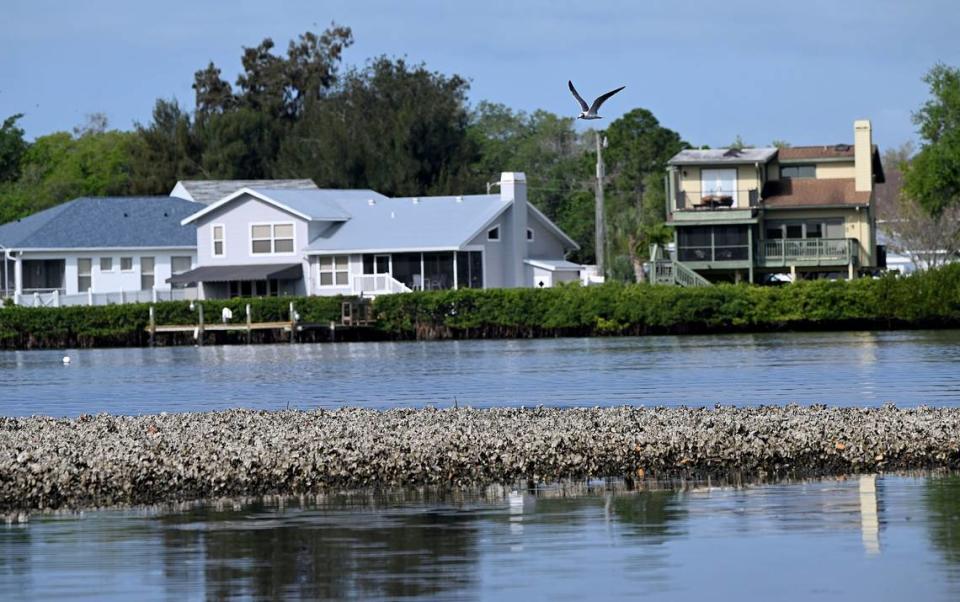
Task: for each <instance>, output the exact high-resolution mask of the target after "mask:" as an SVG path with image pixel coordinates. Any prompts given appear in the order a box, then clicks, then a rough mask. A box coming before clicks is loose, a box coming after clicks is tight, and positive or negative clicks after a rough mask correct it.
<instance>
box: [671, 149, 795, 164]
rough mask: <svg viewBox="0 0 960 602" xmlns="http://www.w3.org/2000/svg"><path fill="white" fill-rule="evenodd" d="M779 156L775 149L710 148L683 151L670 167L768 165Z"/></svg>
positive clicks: (675, 156) (676, 156)
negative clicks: (768, 162)
mask: <svg viewBox="0 0 960 602" xmlns="http://www.w3.org/2000/svg"><path fill="white" fill-rule="evenodd" d="M776 154H777V149H776V148H775V147H769V148H741V149H735V148H710V149H688V150H682V151H680V152H679V153H677V154H676V155H674V156H673V157H672V158H671V159H670V160H669V161H667V164H668V165H699V164H716V163H720V164H728V165H738V164H743V163H747V164H753V163H766V162H767V161H769V160H770V159H772V158H773V157H774V156H775V155H776Z"/></svg>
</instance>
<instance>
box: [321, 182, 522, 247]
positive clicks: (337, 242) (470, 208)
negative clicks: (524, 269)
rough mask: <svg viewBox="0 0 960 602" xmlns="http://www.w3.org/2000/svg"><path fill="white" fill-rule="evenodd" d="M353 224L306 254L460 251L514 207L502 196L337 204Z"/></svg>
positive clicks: (331, 231) (332, 231)
mask: <svg viewBox="0 0 960 602" xmlns="http://www.w3.org/2000/svg"><path fill="white" fill-rule="evenodd" d="M338 204H339V205H340V206H342V207H343V208H344V209H346V210H347V212H348V213H349V214H350V216H351V217H350V220H349V221H346V222H343V223H340V224H333V225H331V226H330V228H328V229H327V230H326V231H324V232H322V233H321V234H320V236H319V237H317V238H316V239H315V240H314V241H313V242H312V243H311V244H310V246H309V247H307V252H308V253H314V254H316V253H323V252H326V251H330V252H344V251H365V250H373V249H376V250H384V251H391V250H392V251H400V250H405V249H411V250H425V249H438V250H439V249H457V248H460V247H461V246H462V245H464V244H466V243H467V242H469V241H470V240H471V239H472V238H474V237H475V236H477V235H478V234H480V232H481V231H482V230H483V228H485V227H486V226H487V225H488V224H490V222H491V221H493V220H494V219H495V218H496V217H497V216H498V215H500V214H501V213H502V212H504V211H506V210H507V209H508V208H509V207H511V206H512V205H513V203H512V202H510V201H503V200H501V199H500V196H499V195H495V194H490V195H470V196H431V197H420V198H417V197H406V198H386V197H382V198H379V199H376V200H375V202H374V203H373V204H370V203H369V202H368V201H367V200H365V199H362V198H360V197H357V198H352V199H346V200H339V201H338Z"/></svg>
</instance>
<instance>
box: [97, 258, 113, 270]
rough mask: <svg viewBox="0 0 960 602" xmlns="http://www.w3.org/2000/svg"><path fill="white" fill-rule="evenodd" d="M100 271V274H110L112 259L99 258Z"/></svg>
mask: <svg viewBox="0 0 960 602" xmlns="http://www.w3.org/2000/svg"><path fill="white" fill-rule="evenodd" d="M100 271H101V272H112V271H113V257H101V258H100Z"/></svg>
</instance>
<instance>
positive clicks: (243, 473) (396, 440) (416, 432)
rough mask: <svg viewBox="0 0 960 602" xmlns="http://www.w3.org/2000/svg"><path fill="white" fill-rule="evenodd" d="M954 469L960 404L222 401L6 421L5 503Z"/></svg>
mask: <svg viewBox="0 0 960 602" xmlns="http://www.w3.org/2000/svg"><path fill="white" fill-rule="evenodd" d="M958 467H960V409H955V408H929V407H918V408H909V409H898V408H896V407H894V406H889V405H888V406H884V407H880V408H832V407H826V406H822V405H818V406H797V405H788V406H759V407H743V408H737V407H717V408H714V409H706V408H686V407H679V408H642V407H626V406H620V407H613V408H589V409H588V408H573V409H551V408H544V407H536V408H496V409H484V410H475V409H470V408H459V409H431V408H427V409H391V410H383V411H377V410H364V409H357V408H343V409H337V410H311V411H299V410H282V411H252V410H228V411H220V412H203V413H184V414H165V413H164V414H158V415H145V416H135V417H134V416H110V415H106V414H102V415H97V416H90V415H85V416H80V417H78V418H76V419H58V418H49V417H30V418H7V417H3V418H0V510H3V511H6V512H9V511H18V510H47V509H70V508H84V507H94V506H96V507H104V506H111V505H116V504H119V505H126V504H153V503H164V502H178V501H189V500H197V499H204V498H222V497H243V496H259V495H298V494H311V493H319V492H323V491H328V490H331V489H343V488H357V489H359V488H369V487H410V486H437V487H449V488H460V487H476V486H486V485H492V484H509V483H517V482H526V483H528V484H536V483H544V482H558V481H563V480H569V479H589V478H614V479H624V480H625V482H626V483H627V485H628V486H630V485H631V484H632V483H634V482H638V481H646V480H665V479H701V478H704V479H705V478H727V477H730V476H731V475H736V476H737V478H744V479H755V478H759V479H764V478H782V477H796V478H804V477H819V476H831V475H845V474H858V473H866V472H870V473H873V472H880V473H883V472H888V471H889V472H896V471H910V470H932V469H955V468H958Z"/></svg>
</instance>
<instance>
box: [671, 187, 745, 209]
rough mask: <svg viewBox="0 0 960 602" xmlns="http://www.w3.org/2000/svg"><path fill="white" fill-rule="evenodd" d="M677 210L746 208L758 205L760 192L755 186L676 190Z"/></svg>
mask: <svg viewBox="0 0 960 602" xmlns="http://www.w3.org/2000/svg"><path fill="white" fill-rule="evenodd" d="M675 201H676V203H675V209H676V210H678V211H723V210H728V209H746V208H749V207H758V206H759V205H760V192H759V191H758V190H757V189H756V188H752V189H742V190H741V189H737V190H733V189H731V190H724V191H718V192H706V191H704V192H687V191H685V190H678V191H677V195H676V199H675Z"/></svg>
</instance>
